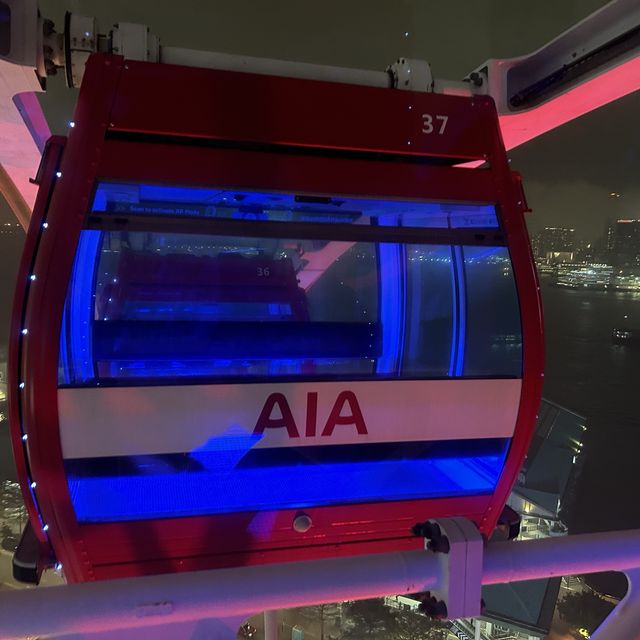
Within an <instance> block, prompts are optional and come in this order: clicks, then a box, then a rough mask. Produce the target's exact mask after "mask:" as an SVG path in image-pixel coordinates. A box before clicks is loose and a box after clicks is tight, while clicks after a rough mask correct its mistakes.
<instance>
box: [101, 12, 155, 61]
mask: <svg viewBox="0 0 640 640" xmlns="http://www.w3.org/2000/svg"><path fill="white" fill-rule="evenodd" d="M111 51H113V53H117V54H118V55H121V56H124V57H125V58H126V59H127V60H142V61H144V62H158V59H159V58H158V37H157V36H155V35H153V34H152V33H151V32H150V31H149V27H147V25H146V24H135V23H133V22H120V23H119V24H117V25H116V26H115V27H114V28H113V31H112V32H111Z"/></svg>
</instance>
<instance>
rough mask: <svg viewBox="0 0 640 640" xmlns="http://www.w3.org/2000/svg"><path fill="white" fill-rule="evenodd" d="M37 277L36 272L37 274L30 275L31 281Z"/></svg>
mask: <svg viewBox="0 0 640 640" xmlns="http://www.w3.org/2000/svg"><path fill="white" fill-rule="evenodd" d="M35 279H36V274H35V273H32V274H31V275H30V276H29V280H31V282H33V281H34V280H35Z"/></svg>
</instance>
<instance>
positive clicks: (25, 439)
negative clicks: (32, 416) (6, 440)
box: [22, 433, 29, 442]
mask: <svg viewBox="0 0 640 640" xmlns="http://www.w3.org/2000/svg"><path fill="white" fill-rule="evenodd" d="M28 439H29V436H28V435H27V434H26V433H25V434H24V435H23V436H22V442H26V441H27V440H28Z"/></svg>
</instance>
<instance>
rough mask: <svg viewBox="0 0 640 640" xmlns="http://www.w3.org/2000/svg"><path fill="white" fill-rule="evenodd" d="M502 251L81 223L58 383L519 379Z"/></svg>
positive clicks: (516, 327) (517, 340)
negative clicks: (100, 227) (84, 226)
mask: <svg viewBox="0 0 640 640" xmlns="http://www.w3.org/2000/svg"><path fill="white" fill-rule="evenodd" d="M519 322H520V321H519V313H518V303H517V297H516V291H515V285H514V281H513V275H512V271H511V266H510V261H509V257H508V252H507V250H506V249H505V248H504V247H489V248H487V247H461V246H453V247H452V246H448V245H444V246H433V245H423V244H404V243H389V242H380V243H375V242H335V241H326V240H308V239H280V238H259V237H231V236H228V237H227V236H213V235H194V234H184V233H161V232H141V231H140V232H127V231H105V232H100V231H83V232H82V237H81V241H80V244H79V247H78V252H77V256H76V262H75V266H74V271H73V277H72V280H71V283H70V286H69V291H68V296H67V303H66V307H65V316H64V322H63V327H64V330H63V332H62V338H61V354H60V383H61V384H64V385H69V384H71V385H75V384H95V383H96V382H97V381H104V382H108V381H111V382H112V383H113V382H116V381H118V380H120V381H121V380H124V379H137V380H138V381H139V382H140V381H142V380H147V381H153V380H155V379H157V381H158V382H160V381H161V380H162V379H165V380H166V379H167V378H178V379H183V380H187V379H190V378H191V379H192V378H200V377H203V378H211V379H213V380H218V381H221V380H231V379H234V378H242V379H254V380H256V379H257V380H259V379H265V378H273V377H281V378H282V377H291V376H294V377H298V378H299V377H302V378H304V379H343V378H349V379H370V378H404V379H410V378H443V377H461V376H483V377H495V376H517V375H520V368H521V337H520V324H519Z"/></svg>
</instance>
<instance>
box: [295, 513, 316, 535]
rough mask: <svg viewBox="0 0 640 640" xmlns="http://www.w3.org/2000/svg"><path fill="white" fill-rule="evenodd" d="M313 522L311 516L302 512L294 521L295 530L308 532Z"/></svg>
mask: <svg viewBox="0 0 640 640" xmlns="http://www.w3.org/2000/svg"><path fill="white" fill-rule="evenodd" d="M312 524H313V522H312V521H311V518H310V517H309V516H308V515H307V514H306V513H301V514H299V515H297V516H296V517H295V519H294V521H293V530H294V531H297V532H298V533H306V532H307V531H309V529H311V525H312Z"/></svg>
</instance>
